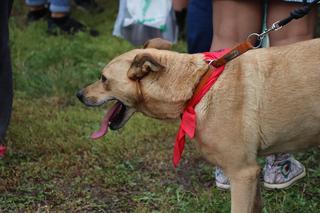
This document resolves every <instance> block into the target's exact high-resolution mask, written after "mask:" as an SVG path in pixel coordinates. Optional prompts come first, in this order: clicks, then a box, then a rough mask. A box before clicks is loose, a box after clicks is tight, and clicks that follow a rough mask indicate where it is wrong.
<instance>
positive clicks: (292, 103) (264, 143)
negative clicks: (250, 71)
mask: <svg viewBox="0 0 320 213" xmlns="http://www.w3.org/2000/svg"><path fill="white" fill-rule="evenodd" d="M259 57H260V59H259V60H262V61H263V63H260V67H259V68H261V69H258V70H259V71H260V72H259V73H258V74H259V75H260V80H262V81H260V85H259V86H258V88H259V89H258V91H259V90H260V91H259V93H260V96H259V99H257V101H258V105H257V106H258V123H259V132H260V134H261V144H260V145H261V149H265V150H264V151H262V153H263V154H269V153H272V152H274V151H277V152H279V151H280V152H282V151H294V150H297V149H304V148H308V147H309V146H312V145H315V144H317V143H318V144H320V39H315V40H310V41H306V42H301V43H297V44H293V45H288V46H285V47H279V48H269V49H266V50H262V51H261V55H259ZM264 66H265V67H264Z"/></svg>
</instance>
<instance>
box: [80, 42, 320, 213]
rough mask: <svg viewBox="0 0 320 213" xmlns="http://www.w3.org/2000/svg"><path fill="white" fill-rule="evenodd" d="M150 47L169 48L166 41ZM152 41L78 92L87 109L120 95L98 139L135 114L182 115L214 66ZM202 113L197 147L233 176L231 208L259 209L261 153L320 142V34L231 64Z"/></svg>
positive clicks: (118, 60) (204, 102)
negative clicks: (195, 90)
mask: <svg viewBox="0 0 320 213" xmlns="http://www.w3.org/2000/svg"><path fill="white" fill-rule="evenodd" d="M151 44H152V45H151ZM149 45H151V46H152V47H154V48H155V47H158V46H160V47H165V48H167V47H168V45H166V44H163V43H162V42H161V41H160V40H154V41H152V42H149ZM149 45H146V49H135V50H132V51H129V52H127V53H125V54H123V55H120V56H118V57H116V58H115V59H113V60H112V61H111V62H110V63H109V64H108V65H107V66H106V67H105V68H104V69H103V71H102V75H101V80H99V81H97V82H95V83H93V84H91V85H89V86H87V87H86V88H84V89H82V90H81V91H79V93H78V97H79V99H80V100H81V101H82V102H83V103H85V104H86V105H88V106H99V105H102V104H104V103H105V102H107V101H109V100H117V103H116V104H115V105H114V106H113V107H112V108H111V109H110V110H109V113H108V114H107V115H106V117H105V118H104V122H103V125H102V128H101V130H100V131H98V132H96V133H95V134H94V135H93V138H97V137H101V136H103V135H104V134H105V133H106V131H107V129H108V126H109V124H110V128H111V129H119V128H121V127H122V126H123V125H124V124H125V123H126V122H127V121H128V119H129V118H130V117H131V116H132V115H133V113H134V112H137V111H139V112H142V113H143V114H145V115H147V116H151V117H154V118H158V119H178V118H179V117H180V115H181V113H182V112H183V110H184V107H185V105H186V103H187V101H188V100H189V99H190V98H191V97H192V94H193V91H194V89H195V87H196V86H197V83H198V82H199V80H200V78H201V77H202V76H203V75H204V73H205V72H206V71H207V70H208V69H209V65H208V64H207V63H206V62H205V61H204V60H203V55H202V54H193V55H191V54H181V53H177V52H172V51H167V50H158V49H153V48H148V47H149ZM196 113H197V127H196V128H197V129H196V139H197V141H198V143H197V144H198V146H199V149H200V150H201V152H202V154H203V156H204V157H205V158H206V159H207V160H208V161H209V162H211V163H212V164H215V165H219V166H221V167H222V168H223V170H224V171H225V173H226V175H227V176H228V177H230V180H231V198H232V200H231V201H232V206H231V209H232V212H260V211H261V202H260V189H259V183H258V182H259V173H260V167H259V165H258V164H257V161H256V158H257V155H269V154H272V153H278V152H292V151H296V150H301V149H306V148H309V147H311V146H314V145H317V144H318V145H319V144H320V39H315V40H310V41H306V42H301V43H296V44H292V45H288V46H284V47H275V48H268V49H258V50H250V51H249V52H247V53H245V54H243V55H242V56H240V57H238V58H236V59H234V60H232V61H230V62H229V63H228V64H227V65H226V67H225V71H224V72H223V73H222V75H221V76H220V77H219V79H218V81H217V82H216V84H215V85H214V86H213V87H212V88H211V89H210V90H209V92H208V93H207V94H206V95H205V96H204V97H203V99H202V100H201V101H200V103H199V104H198V105H197V106H196Z"/></svg>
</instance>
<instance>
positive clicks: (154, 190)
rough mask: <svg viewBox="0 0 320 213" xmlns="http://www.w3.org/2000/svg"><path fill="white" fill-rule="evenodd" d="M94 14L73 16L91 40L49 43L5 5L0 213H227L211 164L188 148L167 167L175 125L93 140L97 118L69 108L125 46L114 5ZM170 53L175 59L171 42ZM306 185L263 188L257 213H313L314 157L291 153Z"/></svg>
mask: <svg viewBox="0 0 320 213" xmlns="http://www.w3.org/2000/svg"><path fill="white" fill-rule="evenodd" d="M101 3H102V4H103V5H104V6H105V8H106V10H105V12H104V13H103V14H99V15H89V14H86V13H83V12H80V11H76V10H74V16H75V17H77V18H79V19H81V20H82V21H83V22H85V23H87V24H88V25H89V26H95V27H96V28H97V29H98V30H99V31H100V32H101V36H99V37H97V38H91V37H89V36H88V35H86V34H84V33H82V34H78V35H76V36H65V35H64V36H58V37H51V36H48V35H47V34H46V23H45V22H44V21H41V22H39V23H35V24H32V25H30V26H26V25H25V23H24V15H25V8H24V7H23V6H22V5H23V1H21V0H20V1H17V2H16V3H15V6H14V11H13V15H14V16H13V18H12V20H11V22H10V24H11V27H10V31H11V37H10V40H11V49H12V59H13V68H14V85H15V99H14V113H13V116H12V122H11V126H10V131H9V134H8V147H9V152H8V155H7V156H6V157H5V158H3V159H1V160H0V212H18V211H23V212H35V211H39V212H47V211H49V212H57V211H58V212H60V211H61V212H66V211H67V212H86V211H91V212H98V211H101V212H139V213H140V212H229V211H230V193H229V192H223V191H219V190H217V189H216V188H215V187H214V184H213V183H214V182H213V177H212V166H211V165H209V164H208V163H206V162H205V161H204V160H202V158H201V156H200V155H199V153H198V152H197V151H195V150H194V146H193V143H194V142H188V144H187V147H186V150H185V152H184V155H183V160H182V163H181V165H180V166H179V168H177V169H176V170H175V169H173V167H172V163H171V157H172V151H173V150H172V148H173V146H172V143H173V139H174V136H175V133H176V130H177V123H164V122H160V121H157V120H153V119H150V118H146V117H144V116H142V115H136V116H134V118H133V119H131V120H130V121H129V122H128V124H127V125H126V126H125V127H124V128H123V129H122V130H120V131H118V132H110V134H108V136H106V137H104V138H103V139H100V140H98V141H91V140H90V139H89V137H88V136H89V135H90V133H91V132H92V131H94V130H96V129H97V128H98V125H99V122H100V119H101V116H102V114H103V111H102V110H101V109H88V108H85V107H84V106H82V104H80V103H78V101H77V100H76V98H75V97H74V94H75V92H76V91H77V90H78V89H79V88H81V87H82V86H83V85H85V84H87V83H89V82H92V81H94V80H96V79H97V77H98V75H99V72H100V70H101V68H102V67H103V66H104V65H105V64H106V63H107V62H108V61H109V60H110V59H112V58H113V57H115V56H117V55H119V54H121V53H123V52H125V51H127V50H129V49H132V48H133V47H132V46H131V45H130V44H129V43H127V42H126V41H123V40H121V39H117V38H115V37H112V36H111V31H112V26H113V22H114V19H115V14H116V10H117V2H112V1H104V2H102V1H101ZM175 48H176V50H178V51H185V44H184V43H179V44H178V45H177V46H176V47H175ZM297 158H298V159H299V160H301V161H302V162H303V163H304V164H305V165H306V167H307V168H308V173H307V177H306V178H304V179H303V180H302V181H301V182H299V183H298V184H296V185H294V186H293V187H291V188H290V189H287V190H278V191H266V190H263V197H264V204H265V207H264V211H263V212H265V213H266V212H270V213H271V212H302V211H305V212H310V213H312V212H319V209H320V202H319V200H320V188H319V183H320V164H319V162H320V154H319V150H316V149H314V150H310V151H308V152H305V153H301V154H298V155H297Z"/></svg>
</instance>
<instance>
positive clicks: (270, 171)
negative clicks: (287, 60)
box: [264, 0, 316, 189]
mask: <svg viewBox="0 0 320 213" xmlns="http://www.w3.org/2000/svg"><path fill="white" fill-rule="evenodd" d="M301 2H302V1H301ZM302 6H303V4H300V3H293V2H285V1H278V0H271V1H269V5H268V14H267V25H268V26H271V25H272V24H273V23H274V22H276V21H278V20H282V19H284V18H286V17H288V16H289V14H290V12H291V11H292V10H294V9H296V8H298V7H302ZM315 23H316V8H315V9H313V10H312V11H310V13H309V14H308V15H306V16H305V17H303V18H301V19H298V20H293V21H292V22H290V23H289V24H287V25H285V26H284V27H283V28H282V29H281V30H278V31H276V32H273V33H270V35H269V38H270V46H280V45H286V44H291V43H294V42H298V41H304V40H308V39H312V38H313V36H314V29H315ZM304 176H305V168H304V166H303V165H302V164H301V163H300V162H299V161H297V160H295V159H294V157H293V156H292V155H291V154H277V155H271V156H268V157H267V162H266V165H265V167H264V186H265V187H267V188H270V189H275V188H277V189H280V188H286V187H288V186H290V185H291V184H293V183H294V182H295V181H297V180H299V179H300V178H302V177H304Z"/></svg>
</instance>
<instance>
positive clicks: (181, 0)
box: [172, 0, 188, 11]
mask: <svg viewBox="0 0 320 213" xmlns="http://www.w3.org/2000/svg"><path fill="white" fill-rule="evenodd" d="M172 5H173V9H174V10H175V11H182V10H183V9H186V8H187V6H188V0H173V1H172Z"/></svg>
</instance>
